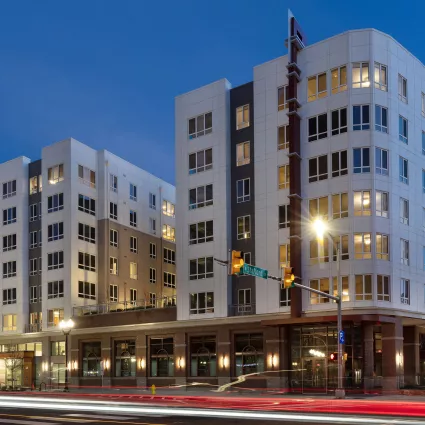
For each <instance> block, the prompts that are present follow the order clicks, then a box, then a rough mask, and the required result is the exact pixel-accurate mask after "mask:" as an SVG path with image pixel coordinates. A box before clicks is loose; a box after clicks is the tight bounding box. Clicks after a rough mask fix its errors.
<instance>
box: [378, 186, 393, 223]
mask: <svg viewBox="0 0 425 425" xmlns="http://www.w3.org/2000/svg"><path fill="white" fill-rule="evenodd" d="M378 194H380V195H379V196H380V199H379V200H378ZM385 197H386V201H385ZM389 204H390V196H389V192H386V191H382V190H376V191H375V211H376V216H377V217H383V218H389ZM378 205H379V207H380V208H378ZM385 205H386V210H385V209H384V207H385Z"/></svg>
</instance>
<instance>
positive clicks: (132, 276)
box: [130, 263, 137, 279]
mask: <svg viewBox="0 0 425 425" xmlns="http://www.w3.org/2000/svg"><path fill="white" fill-rule="evenodd" d="M130 279H137V263H130Z"/></svg>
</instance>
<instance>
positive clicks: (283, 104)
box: [277, 86, 289, 111]
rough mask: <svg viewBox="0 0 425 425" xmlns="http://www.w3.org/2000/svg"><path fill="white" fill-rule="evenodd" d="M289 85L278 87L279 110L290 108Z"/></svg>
mask: <svg viewBox="0 0 425 425" xmlns="http://www.w3.org/2000/svg"><path fill="white" fill-rule="evenodd" d="M288 94H289V86H282V87H279V88H278V89H277V110H278V111H282V110H283V109H288V98H289V96H288Z"/></svg>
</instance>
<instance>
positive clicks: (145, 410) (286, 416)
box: [0, 397, 424, 425]
mask: <svg viewBox="0 0 425 425" xmlns="http://www.w3.org/2000/svg"><path fill="white" fill-rule="evenodd" d="M5 398H7V397H1V398H0V399H3V400H2V401H0V407H20V408H29V409H34V408H38V409H46V410H65V411H69V410H73V411H75V409H76V408H77V407H78V409H79V410H80V411H81V412H83V411H84V412H92V411H94V412H98V411H99V408H101V409H102V412H108V413H120V414H124V415H125V414H135V415H140V416H143V415H144V414H145V415H149V414H163V415H167V416H180V417H204V416H205V415H208V416H210V417H214V418H230V419H251V420H255V419H263V420H275V421H279V420H292V421H304V422H305V421H310V422H316V423H323V424H329V423H347V424H353V425H355V424H369V425H370V424H377V425H385V424H388V423H391V425H423V424H424V421H423V420H422V421H417V420H404V419H394V418H391V419H390V418H372V417H351V416H348V415H347V416H341V415H338V416H337V415H331V416H328V415H326V416H325V415H310V414H298V413H294V414H291V413H267V412H256V411H230V410H217V409H191V408H169V407H164V406H161V407H159V408H152V407H141V406H140V407H139V406H134V405H129V404H124V403H108V402H103V403H102V402H95V401H90V402H88V401H87V402H84V403H82V402H81V400H67V403H64V402H63V401H60V402H57V400H54V399H43V402H42V401H39V400H40V399H38V401H33V400H31V399H28V398H26V399H24V400H22V399H23V398H22V397H14V398H13V399H12V400H10V399H9V400H7V401H6V400H4V399H5ZM51 401H56V403H53V404H51Z"/></svg>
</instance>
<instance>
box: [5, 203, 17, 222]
mask: <svg viewBox="0 0 425 425" xmlns="http://www.w3.org/2000/svg"><path fill="white" fill-rule="evenodd" d="M12 223H16V207H12V208H7V209H5V210H3V226H6V225H8V224H12Z"/></svg>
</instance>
